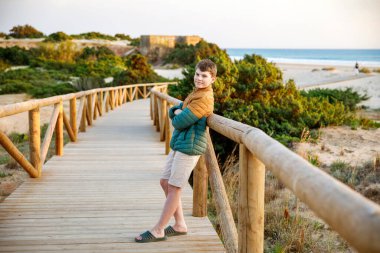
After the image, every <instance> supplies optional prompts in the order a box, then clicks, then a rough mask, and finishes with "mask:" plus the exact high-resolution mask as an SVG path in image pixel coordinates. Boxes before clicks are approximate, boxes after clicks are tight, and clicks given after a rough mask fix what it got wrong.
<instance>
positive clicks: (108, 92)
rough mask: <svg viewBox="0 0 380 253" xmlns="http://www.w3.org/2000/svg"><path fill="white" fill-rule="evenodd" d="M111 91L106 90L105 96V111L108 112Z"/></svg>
mask: <svg viewBox="0 0 380 253" xmlns="http://www.w3.org/2000/svg"><path fill="white" fill-rule="evenodd" d="M110 96H111V95H110V91H106V94H105V96H104V111H105V112H106V113H107V112H108V111H109V99H110Z"/></svg>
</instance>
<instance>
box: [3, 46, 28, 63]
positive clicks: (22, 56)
mask: <svg viewBox="0 0 380 253" xmlns="http://www.w3.org/2000/svg"><path fill="white" fill-rule="evenodd" d="M31 58H32V54H31V52H30V51H28V50H26V49H24V48H20V47H18V46H14V47H5V48H0V60H2V61H3V62H5V63H7V64H10V65H29V63H30V59H31Z"/></svg>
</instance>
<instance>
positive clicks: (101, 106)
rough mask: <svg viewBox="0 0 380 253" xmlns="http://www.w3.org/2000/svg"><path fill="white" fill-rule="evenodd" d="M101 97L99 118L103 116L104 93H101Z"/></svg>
mask: <svg viewBox="0 0 380 253" xmlns="http://www.w3.org/2000/svg"><path fill="white" fill-rule="evenodd" d="M99 96H100V97H99V108H98V109H99V116H103V91H100V93H99Z"/></svg>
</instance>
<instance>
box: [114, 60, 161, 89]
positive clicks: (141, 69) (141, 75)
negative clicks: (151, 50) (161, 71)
mask: <svg viewBox="0 0 380 253" xmlns="http://www.w3.org/2000/svg"><path fill="white" fill-rule="evenodd" d="M125 66H126V70H124V71H122V72H120V73H117V74H116V75H115V77H114V81H113V84H114V86H120V85H126V84H136V83H153V82H158V81H159V80H160V77H159V76H158V75H157V74H156V73H155V72H154V70H153V69H152V67H151V65H150V64H149V63H148V60H147V58H146V57H144V56H143V55H140V54H135V55H132V56H129V57H127V58H126V60H125Z"/></svg>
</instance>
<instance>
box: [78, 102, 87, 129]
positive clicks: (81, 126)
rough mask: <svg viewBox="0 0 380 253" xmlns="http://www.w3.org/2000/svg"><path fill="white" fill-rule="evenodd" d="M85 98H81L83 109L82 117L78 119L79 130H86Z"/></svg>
mask: <svg viewBox="0 0 380 253" xmlns="http://www.w3.org/2000/svg"><path fill="white" fill-rule="evenodd" d="M86 103H87V102H86V98H85V97H84V98H83V110H82V117H81V119H80V125H79V130H80V131H81V132H86V114H87V109H86V108H87V105H86Z"/></svg>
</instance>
